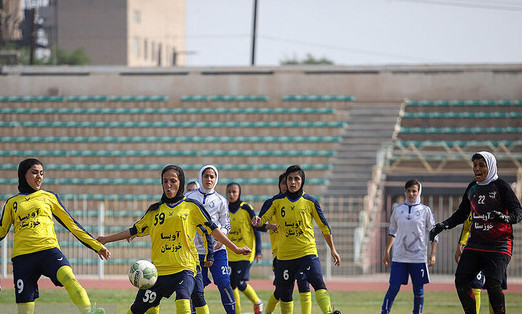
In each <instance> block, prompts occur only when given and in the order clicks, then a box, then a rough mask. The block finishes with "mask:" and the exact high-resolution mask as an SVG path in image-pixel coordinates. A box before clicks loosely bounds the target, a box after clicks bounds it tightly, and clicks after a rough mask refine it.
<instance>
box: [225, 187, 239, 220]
mask: <svg viewBox="0 0 522 314" xmlns="http://www.w3.org/2000/svg"><path fill="white" fill-rule="evenodd" d="M233 185H237V187H238V188H239V196H238V197H237V200H236V201H235V202H233V203H231V202H228V210H229V211H230V212H231V213H235V212H237V210H238V209H239V205H241V185H239V183H236V182H230V183H229V184H227V190H228V188H229V187H231V186H233Z"/></svg>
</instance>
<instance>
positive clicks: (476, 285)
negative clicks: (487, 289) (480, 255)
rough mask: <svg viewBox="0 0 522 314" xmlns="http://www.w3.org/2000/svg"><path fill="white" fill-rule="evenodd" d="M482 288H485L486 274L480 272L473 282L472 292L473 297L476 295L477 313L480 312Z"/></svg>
mask: <svg viewBox="0 0 522 314" xmlns="http://www.w3.org/2000/svg"><path fill="white" fill-rule="evenodd" d="M482 288H484V272H482V271H480V272H479V273H478V274H477V276H475V279H473V281H472V282H471V290H472V291H473V295H475V303H476V308H477V313H479V312H480V299H481V298H480V293H481V292H482Z"/></svg>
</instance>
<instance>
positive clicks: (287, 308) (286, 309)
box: [281, 301, 294, 314]
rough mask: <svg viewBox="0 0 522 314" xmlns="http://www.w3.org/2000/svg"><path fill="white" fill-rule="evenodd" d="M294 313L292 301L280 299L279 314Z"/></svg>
mask: <svg viewBox="0 0 522 314" xmlns="http://www.w3.org/2000/svg"><path fill="white" fill-rule="evenodd" d="M292 313H294V302H293V301H290V302H283V301H281V314H292Z"/></svg>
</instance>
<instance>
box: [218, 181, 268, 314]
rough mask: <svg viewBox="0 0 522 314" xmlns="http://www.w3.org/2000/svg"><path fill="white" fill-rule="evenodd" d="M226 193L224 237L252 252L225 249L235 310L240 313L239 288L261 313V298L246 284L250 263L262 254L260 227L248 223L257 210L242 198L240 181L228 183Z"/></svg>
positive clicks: (256, 313)
mask: <svg viewBox="0 0 522 314" xmlns="http://www.w3.org/2000/svg"><path fill="white" fill-rule="evenodd" d="M226 194H227V200H228V210H229V212H230V231H229V232H228V234H227V236H228V238H229V239H230V241H232V242H234V243H235V244H236V245H237V246H247V247H249V248H252V251H253V252H252V253H251V254H250V255H239V254H236V253H234V252H232V250H230V249H227V251H228V265H229V267H230V284H231V285H232V290H233V291H234V299H235V300H236V313H237V314H240V313H241V304H240V302H239V300H240V295H239V291H241V292H243V293H244V294H245V295H246V296H247V298H248V299H249V300H250V301H251V302H252V303H253V304H254V313H255V314H262V313H263V301H261V299H260V298H259V297H258V296H257V294H256V291H255V290H254V288H252V286H251V285H249V284H248V283H247V281H248V280H250V266H252V262H253V261H254V259H255V260H256V261H257V262H259V260H260V259H261V258H262V257H263V256H262V254H261V235H260V234H259V230H258V229H257V228H256V227H253V226H252V224H251V223H250V221H251V220H252V218H254V216H255V215H256V213H255V212H254V209H253V208H252V206H250V204H248V203H245V202H243V201H242V200H241V186H240V185H239V183H236V182H231V183H229V184H228V185H227V189H226ZM254 252H255V253H254Z"/></svg>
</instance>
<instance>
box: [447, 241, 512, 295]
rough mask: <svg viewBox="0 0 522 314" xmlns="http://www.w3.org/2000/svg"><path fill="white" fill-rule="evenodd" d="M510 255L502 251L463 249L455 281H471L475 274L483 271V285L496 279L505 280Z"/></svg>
mask: <svg viewBox="0 0 522 314" xmlns="http://www.w3.org/2000/svg"><path fill="white" fill-rule="evenodd" d="M510 260H511V257H510V256H509V255H507V254H504V253H497V252H483V251H475V250H464V252H462V255H461V256H460V260H459V264H458V266H457V270H456V271H455V282H456V283H461V282H469V283H471V282H473V280H474V279H475V278H476V276H477V274H478V273H479V272H480V271H483V273H484V276H485V277H486V282H485V287H486V288H487V287H488V284H489V283H491V282H493V281H496V282H498V283H501V284H502V283H505V282H506V269H507V266H508V264H509V261H510Z"/></svg>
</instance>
